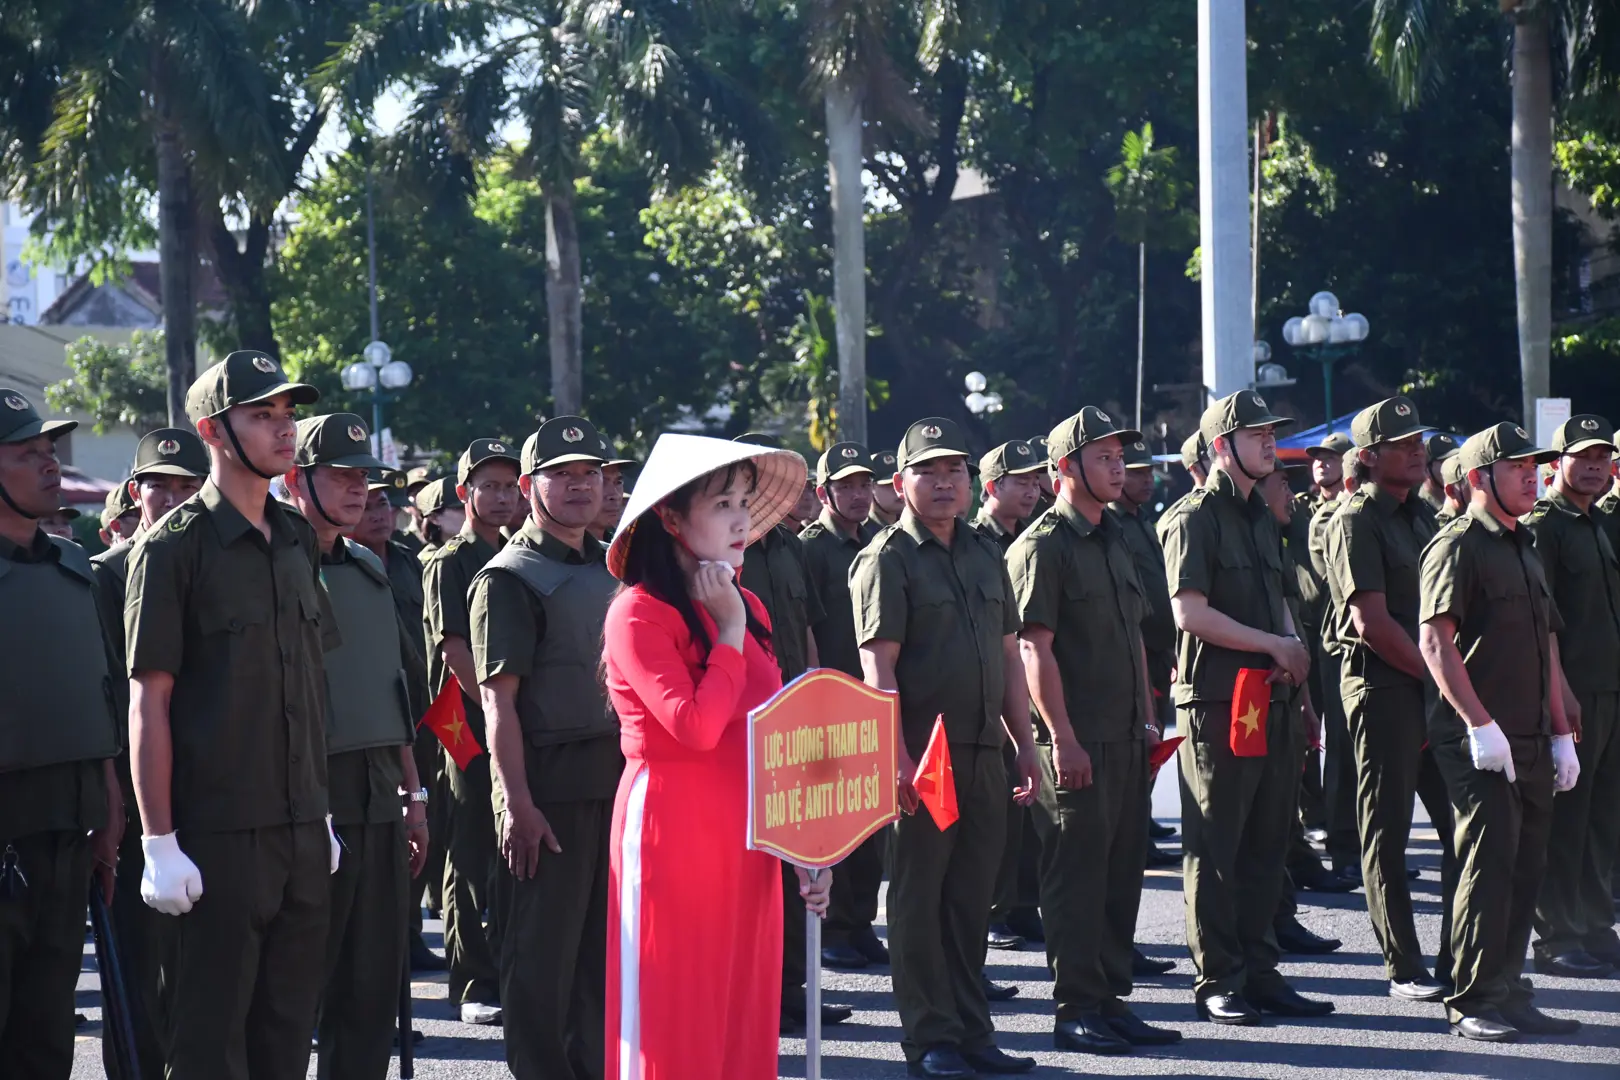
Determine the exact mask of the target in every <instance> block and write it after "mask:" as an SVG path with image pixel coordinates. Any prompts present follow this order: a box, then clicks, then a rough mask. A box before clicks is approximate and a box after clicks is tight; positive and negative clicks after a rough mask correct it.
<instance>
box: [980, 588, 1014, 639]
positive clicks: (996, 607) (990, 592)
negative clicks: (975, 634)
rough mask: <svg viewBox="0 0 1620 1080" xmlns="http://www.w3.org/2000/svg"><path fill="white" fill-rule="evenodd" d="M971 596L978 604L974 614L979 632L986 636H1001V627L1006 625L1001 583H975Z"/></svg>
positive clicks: (1004, 600)
mask: <svg viewBox="0 0 1620 1080" xmlns="http://www.w3.org/2000/svg"><path fill="white" fill-rule="evenodd" d="M973 598H974V600H976V601H977V605H978V611H977V612H976V615H977V617H978V621H979V632H980V633H981V634H983V635H984V636H985V637H986V638H999V637H1001V636H1002V633H1001V628H1002V627H1003V626H1004V625H1006V623H1005V619H1006V616H1005V613H1004V605H1005V603H1006V598H1005V597H1004V596H1002V593H1001V583H1000V582H996V581H980V582H978V583H976V584H975V585H974V587H973Z"/></svg>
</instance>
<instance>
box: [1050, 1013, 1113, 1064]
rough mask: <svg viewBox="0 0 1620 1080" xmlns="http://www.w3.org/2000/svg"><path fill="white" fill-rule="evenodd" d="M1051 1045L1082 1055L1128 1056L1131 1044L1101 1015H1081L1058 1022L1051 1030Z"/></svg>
mask: <svg viewBox="0 0 1620 1080" xmlns="http://www.w3.org/2000/svg"><path fill="white" fill-rule="evenodd" d="M1052 1045H1053V1046H1054V1047H1056V1048H1057V1049H1059V1050H1075V1051H1078V1052H1080V1053H1082V1054H1128V1053H1130V1052H1131V1044H1130V1042H1129V1041H1127V1040H1126V1038H1125V1037H1124V1036H1123V1035H1121V1034H1120V1033H1119V1032H1117V1031H1115V1030H1114V1029H1113V1027H1112V1026H1111V1025H1110V1024H1109V1023H1108V1021H1107V1020H1105V1019H1104V1018H1103V1014H1102V1013H1081V1014H1080V1015H1079V1016H1077V1017H1075V1018H1074V1019H1073V1020H1059V1021H1058V1022H1057V1025H1056V1026H1055V1027H1053V1028H1052Z"/></svg>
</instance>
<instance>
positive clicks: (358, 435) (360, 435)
mask: <svg viewBox="0 0 1620 1080" xmlns="http://www.w3.org/2000/svg"><path fill="white" fill-rule="evenodd" d="M349 441H350V442H365V441H366V429H365V428H363V427H361V426H360V425H359V424H350V425H349Z"/></svg>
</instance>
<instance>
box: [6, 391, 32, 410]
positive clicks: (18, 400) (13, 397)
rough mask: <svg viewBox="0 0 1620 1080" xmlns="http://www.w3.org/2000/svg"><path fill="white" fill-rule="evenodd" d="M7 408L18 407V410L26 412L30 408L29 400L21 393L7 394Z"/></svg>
mask: <svg viewBox="0 0 1620 1080" xmlns="http://www.w3.org/2000/svg"><path fill="white" fill-rule="evenodd" d="M6 408H8V409H16V410H17V411H18V412H24V411H26V410H27V409H28V402H26V401H24V400H23V399H22V395H21V394H7V395H6Z"/></svg>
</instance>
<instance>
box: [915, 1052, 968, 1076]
mask: <svg viewBox="0 0 1620 1080" xmlns="http://www.w3.org/2000/svg"><path fill="white" fill-rule="evenodd" d="M906 1072H907V1073H908V1074H910V1075H912V1076H927V1077H932V1078H933V1080H972V1077H973V1076H974V1072H973V1066H971V1065H969V1064H968V1063H967V1061H966V1060H965V1059H964V1058H963V1057H962V1055H961V1054H958V1053H957V1052H956V1050H955V1048H954V1047H950V1046H936V1047H934V1048H933V1049H932V1050H929V1051H928V1052H927V1053H925V1054H923V1056H922V1058H921V1059H920V1060H918V1061H915V1062H912V1063H910V1064H908V1065H907V1066H906Z"/></svg>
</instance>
